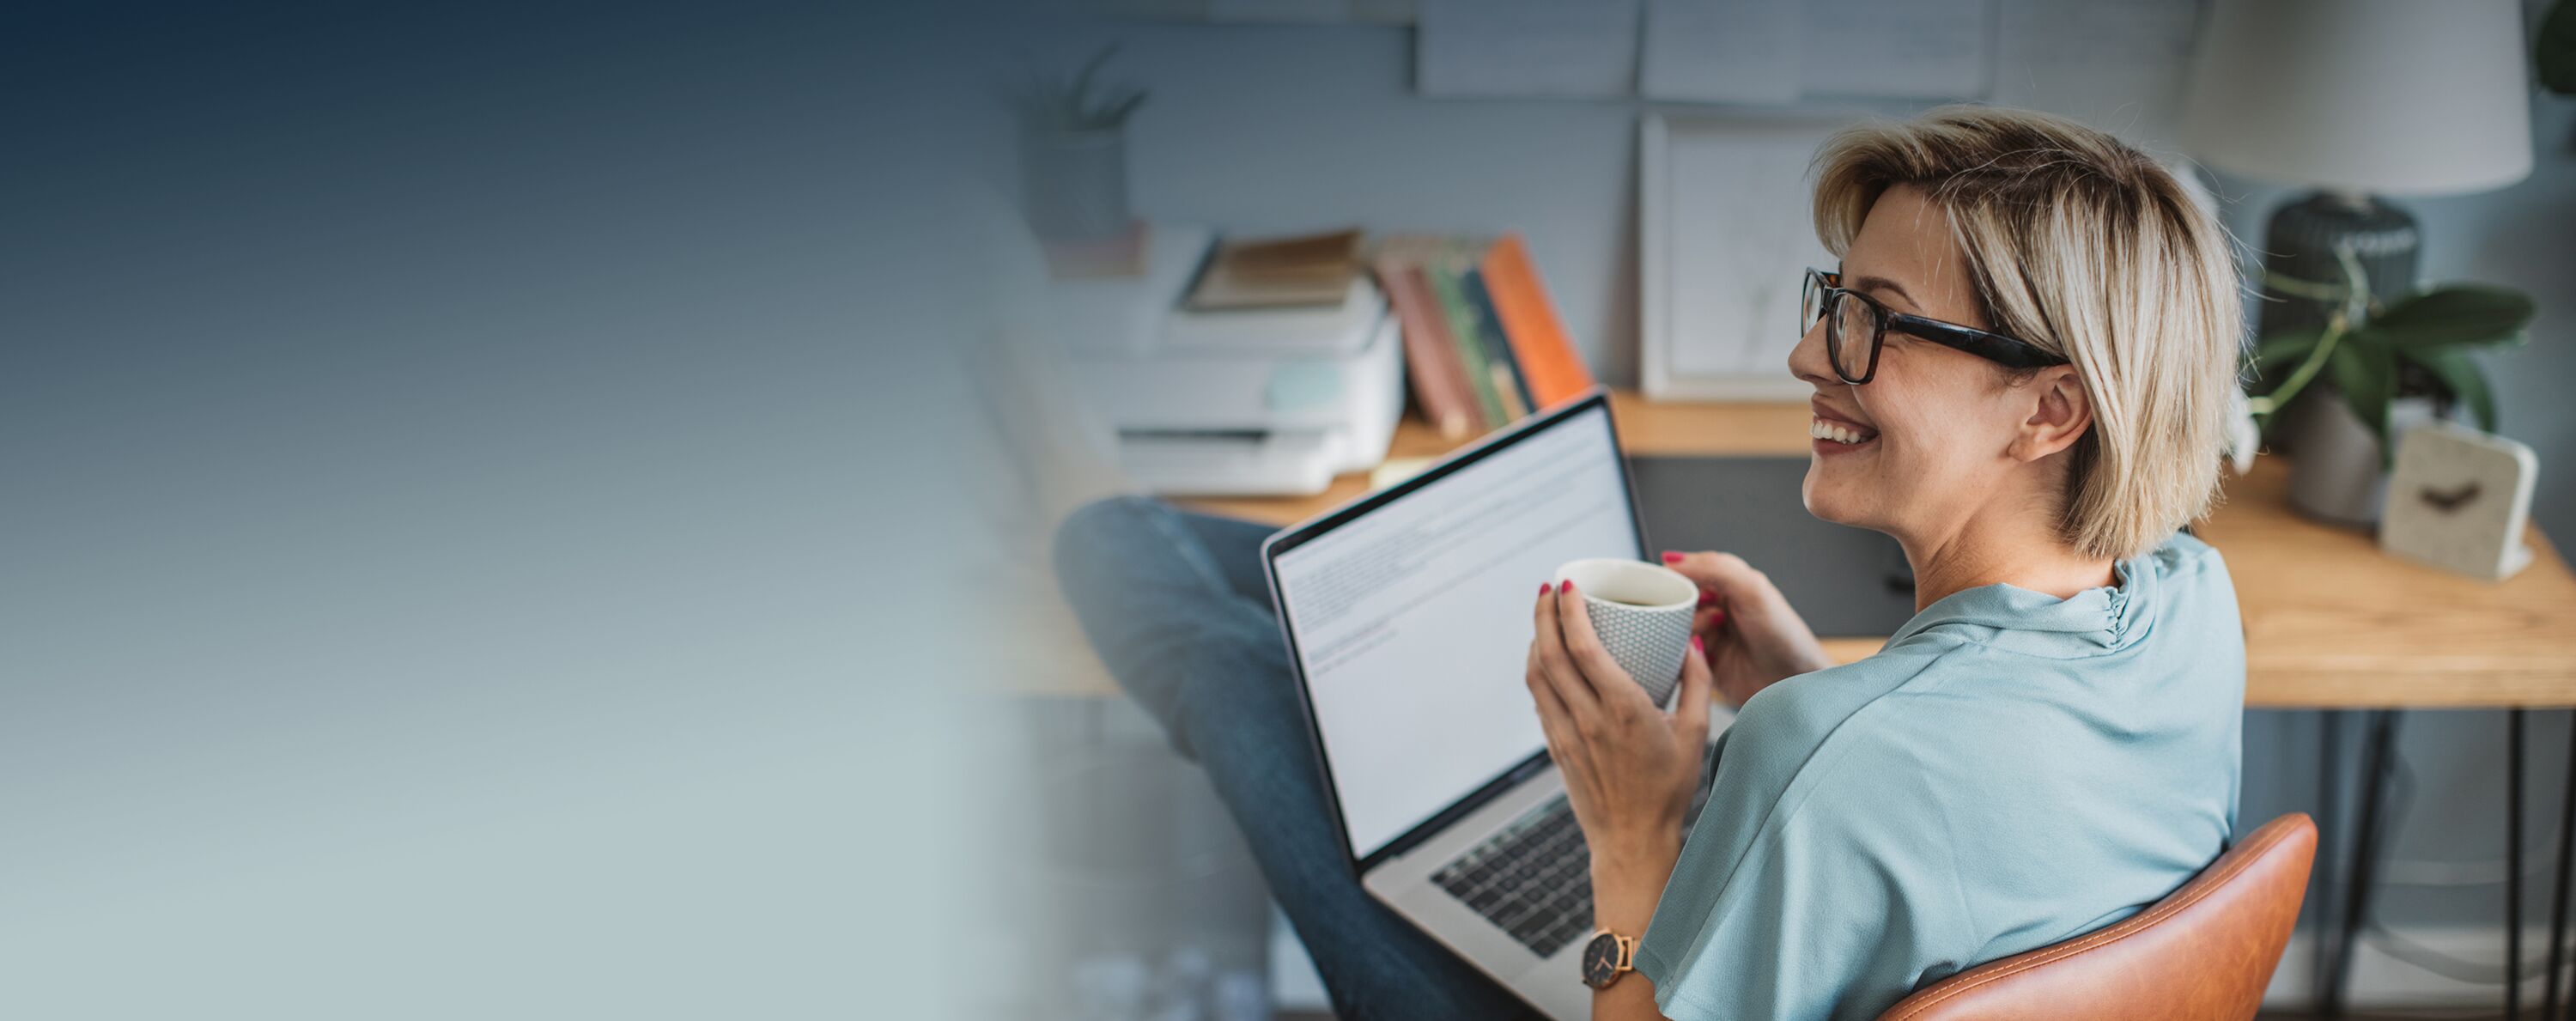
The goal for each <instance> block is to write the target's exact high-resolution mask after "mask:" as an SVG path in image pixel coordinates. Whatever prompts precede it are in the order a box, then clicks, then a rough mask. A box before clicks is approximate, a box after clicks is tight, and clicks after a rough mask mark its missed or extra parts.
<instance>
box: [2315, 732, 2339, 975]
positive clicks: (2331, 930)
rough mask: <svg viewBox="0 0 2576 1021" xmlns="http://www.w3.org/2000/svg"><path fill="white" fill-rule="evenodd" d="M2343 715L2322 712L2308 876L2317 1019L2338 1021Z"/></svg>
mask: <svg viewBox="0 0 2576 1021" xmlns="http://www.w3.org/2000/svg"><path fill="white" fill-rule="evenodd" d="M2343 715H2344V714H2343V711H2342V710H2340V709H2326V710H2321V711H2319V712H2318V713H2317V749H2318V755H2317V859H2316V867H2315V868H2314V869H2311V870H2309V872H2308V901H2309V903H2311V904H2314V905H2316V919H2315V920H2316V927H2315V929H2314V930H2313V931H2314V932H2315V933H2316V947H2315V948H2314V952H2313V953H2311V954H2310V955H2309V956H2311V957H2313V958H2315V960H2314V961H2312V962H2311V963H2310V965H2309V968H2308V985H2309V986H2310V987H2311V993H2310V996H2311V998H2312V999H2314V1000H2315V1001H2316V1006H2317V1017H2318V1018H2320V1019H2322V1021H2335V1019H2336V1018H2337V1017H2339V1016H2341V1015H2342V1013H2343V990H2342V989H2341V988H2340V987H2338V986H2337V984H2336V982H2335V974H2334V956H2335V945H2336V943H2335V938H2334V934H2335V933H2336V932H2339V931H2341V930H2339V929H2337V928H2336V926H2335V919H2336V917H2337V916H2336V904H2335V879H2336V878H2337V877H2336V875H2335V868H2336V866H2337V864H2338V858H2339V856H2340V852H2341V851H2342V850H2343V833H2344V826H2343V823H2344V821H2345V817H2344V814H2343V783H2342V780H2343Z"/></svg>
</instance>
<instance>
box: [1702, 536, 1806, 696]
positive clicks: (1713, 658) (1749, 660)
mask: <svg viewBox="0 0 2576 1021" xmlns="http://www.w3.org/2000/svg"><path fill="white" fill-rule="evenodd" d="M1664 566H1666V567H1669V568H1672V569H1673V570H1675V571H1678V572H1680V573H1681V575H1682V576H1683V577H1685V578H1689V579H1690V580H1691V581H1693V582H1696V583H1698V585H1699V591H1700V596H1699V618H1698V619H1697V620H1695V621H1693V622H1692V627H1691V632H1692V633H1693V634H1694V635H1696V636H1697V637H1698V638H1699V640H1700V642H1701V648H1702V649H1703V650H1704V652H1705V654H1706V655H1707V656H1708V665H1709V672H1710V673H1711V675H1713V676H1714V677H1715V678H1716V681H1717V695H1718V697H1719V698H1723V699H1725V700H1726V704H1728V705H1730V706H1742V705H1743V704H1744V700H1745V699H1748V698H1752V697H1753V693H1754V692H1757V691H1761V690H1762V689H1764V688H1767V687H1770V686H1771V685H1772V683H1773V682H1776V681H1780V680H1785V679H1787V678H1790V677H1795V676H1797V675H1799V674H1803V673H1810V672H1813V671H1817V670H1822V669H1824V668H1826V667H1829V666H1832V665H1834V661H1833V660H1832V659H1829V658H1827V657H1826V656H1825V648H1824V646H1822V645H1819V644H1817V643H1816V633H1815V632H1814V631H1812V630H1810V629H1808V627H1807V622H1806V621H1804V620H1802V619H1799V617H1798V611H1796V610H1793V609H1790V608H1789V601H1788V600H1787V599H1784V598H1782V597H1781V595H1780V590H1779V589H1777V588H1773V587H1772V586H1771V579H1770V577H1769V576H1767V575H1765V574H1763V573H1762V572H1760V571H1756V570H1754V569H1753V565H1751V564H1747V563H1745V562H1744V558H1743V557H1739V556H1736V555H1734V554H1732V553H1669V552H1668V553H1665V554H1664Z"/></svg>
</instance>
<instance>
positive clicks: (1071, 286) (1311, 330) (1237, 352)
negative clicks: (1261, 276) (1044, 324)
mask: <svg viewBox="0 0 2576 1021" xmlns="http://www.w3.org/2000/svg"><path fill="white" fill-rule="evenodd" d="M1212 241H1213V237H1212V235H1211V233H1210V232H1209V231H1208V230H1207V229H1205V228H1195V227H1176V226H1158V227H1156V228H1155V229H1154V231H1153V233H1152V235H1151V239H1150V241H1149V242H1148V245H1149V248H1148V251H1147V261H1148V268H1147V271H1146V274H1145V276H1144V277H1143V278H1142V279H1141V280H1140V279H1138V278H1134V277H1130V278H1125V279H1117V280H1063V281H1057V282H1055V283H1054V284H1052V285H1051V287H1050V290H1051V294H1050V301H1051V305H1052V309H1051V311H1052V312H1053V313H1054V316H1055V321H1054V323H1053V329H1054V330H1055V332H1056V334H1057V336H1059V337H1060V338H1061V339H1062V340H1063V341H1064V343H1065V347H1066V353H1067V356H1068V360H1069V361H1070V363H1071V366H1072V372H1073V376H1074V379H1073V380H1072V383H1073V387H1074V389H1075V391H1076V392H1077V393H1078V394H1079V395H1080V397H1081V399H1082V400H1083V401H1084V402H1085V403H1086V404H1087V405H1089V406H1090V407H1091V409H1092V410H1093V411H1094V412H1095V413H1096V414H1097V415H1099V416H1100V418H1101V419H1102V420H1103V421H1105V422H1107V423H1108V424H1109V425H1110V426H1111V427H1113V429H1114V430H1115V432H1116V435H1117V447H1118V449H1117V450H1116V452H1115V458H1116V461H1117V464H1118V467H1119V469H1120V470H1121V471H1123V472H1124V473H1125V474H1126V475H1127V477H1128V479H1129V481H1131V482H1133V483H1135V484H1136V485H1138V486H1140V487H1142V488H1144V489H1146V490H1148V491H1150V492H1155V493H1171V494H1184V493H1186V494H1199V495H1301V494H1312V493H1319V492H1322V491H1323V490H1324V489H1325V487H1327V486H1329V485H1330V484H1331V483H1332V480H1333V476H1335V475H1337V474H1340V473H1343V472H1350V471H1360V470H1364V469H1367V468H1371V467H1374V466H1376V465H1377V464H1378V463H1379V462H1380V461H1383V460H1385V458H1386V451H1387V444H1388V442H1389V441H1390V440H1391V439H1392V438H1393V437H1394V435H1395V424H1396V421H1397V419H1398V418H1399V417H1401V416H1402V414H1403V411H1404V357H1403V343H1402V339H1401V336H1400V331H1399V330H1398V328H1397V326H1396V318H1395V316H1394V315H1392V314H1391V313H1390V312H1389V311H1388V308H1387V303H1386V299H1385V297H1384V296H1383V295H1381V294H1379V293H1378V290H1377V287H1376V286H1375V285H1374V284H1373V283H1372V282H1371V281H1370V280H1369V279H1368V278H1367V275H1366V274H1362V275H1360V276H1359V277H1358V278H1357V279H1355V280H1353V281H1352V283H1351V286H1350V290H1349V293H1348V295H1347V296H1346V297H1345V298H1344V300H1343V301H1342V303H1341V304H1340V305H1338V306H1333V307H1322V306H1317V307H1308V308H1294V309H1242V310H1227V311H1213V312H1202V311H1191V310H1186V309H1183V308H1182V307H1181V299H1182V295H1183V292H1184V291H1186V290H1187V289H1188V287H1189V285H1190V282H1191V280H1192V278H1193V277H1194V276H1195V274H1196V273H1197V271H1198V269H1199V266H1200V264H1201V262H1202V260H1203V259H1205V258H1206V256H1207V254H1208V251H1209V248H1210V245H1211V243H1212Z"/></svg>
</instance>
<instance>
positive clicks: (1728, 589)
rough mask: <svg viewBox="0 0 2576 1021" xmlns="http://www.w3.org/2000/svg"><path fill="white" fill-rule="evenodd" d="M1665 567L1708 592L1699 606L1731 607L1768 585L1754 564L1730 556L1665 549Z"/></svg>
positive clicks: (1765, 577)
mask: <svg viewBox="0 0 2576 1021" xmlns="http://www.w3.org/2000/svg"><path fill="white" fill-rule="evenodd" d="M1664 566H1666V567H1669V568H1672V569H1673V571H1674V572H1675V573H1677V574H1680V575H1681V576H1682V577H1685V578H1688V579H1690V580H1691V583H1692V584H1695V585H1698V586H1699V587H1700V589H1701V590H1702V592H1704V593H1707V595H1703V596H1702V597H1701V599H1700V605H1702V606H1716V607H1720V608H1724V607H1728V606H1733V605H1735V603H1736V601H1737V600H1741V599H1750V598H1754V597H1755V596H1757V595H1759V594H1760V593H1761V592H1762V591H1763V590H1764V589H1767V588H1768V587H1769V586H1770V584H1771V579H1770V577H1769V576H1768V575H1765V574H1763V573H1762V572H1760V571H1756V570H1754V569H1753V565H1751V564H1748V563H1745V562H1744V558H1743V557H1739V556H1736V555H1735V554H1733V553H1715V552H1708V551H1702V552H1699V553H1675V552H1672V551H1670V550H1666V551H1665V552H1664Z"/></svg>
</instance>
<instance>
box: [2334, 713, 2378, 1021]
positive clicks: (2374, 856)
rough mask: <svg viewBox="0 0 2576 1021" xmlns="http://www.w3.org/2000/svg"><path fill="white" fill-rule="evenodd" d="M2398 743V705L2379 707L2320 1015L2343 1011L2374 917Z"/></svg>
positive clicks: (2365, 748)
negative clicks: (2358, 946)
mask: <svg viewBox="0 0 2576 1021" xmlns="http://www.w3.org/2000/svg"><path fill="white" fill-rule="evenodd" d="M2396 743H2397V710H2394V709H2374V710H2372V711H2371V713H2370V733H2369V736H2367V737H2365V738H2364V739H2363V742H2362V746H2361V782H2362V788H2361V823H2360V825H2358V826H2356V827H2354V828H2353V835H2352V839H2353V848H2352V864H2351V869H2352V875H2351V877H2350V880H2349V883H2348V885H2347V887H2346V889H2345V892H2344V898H2343V918H2342V923H2343V924H2342V925H2341V926H2340V927H2339V928H2338V931H2337V932H2336V933H2335V936H2334V961H2333V963H2332V965H2331V966H2330V967H2329V968H2328V970H2327V974H2326V995H2325V996H2324V997H2323V998H2322V999H2321V1002H2319V1003H2318V1005H2317V1008H2318V1009H2317V1013H2318V1015H2319V1016H2320V1017H2325V1018H2334V1017H2340V1016H2342V1014H2343V994H2344V987H2345V985H2346V984H2347V979H2349V978H2350V977H2351V975H2352V952H2353V945H2354V943H2355V942H2356V941H2358V940H2359V939H2360V938H2361V929H2362V926H2364V925H2367V924H2369V922H2370V888H2371V886H2372V885H2373V884H2375V883H2377V882H2378V880H2379V856H2380V853H2381V851H2382V850H2383V847H2382V841H2381V839H2380V836H2381V834H2380V829H2381V827H2382V826H2383V825H2384V824H2385V823H2384V820H2383V819H2382V818H2381V810H2382V808H2383V807H2384V803H2385V802H2386V801H2387V800H2388V771H2389V768H2390V761H2391V759H2390V756H2391V754H2392V749H2393V748H2394V746H2395V745H2396Z"/></svg>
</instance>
